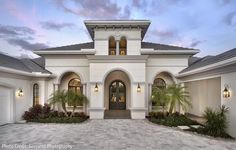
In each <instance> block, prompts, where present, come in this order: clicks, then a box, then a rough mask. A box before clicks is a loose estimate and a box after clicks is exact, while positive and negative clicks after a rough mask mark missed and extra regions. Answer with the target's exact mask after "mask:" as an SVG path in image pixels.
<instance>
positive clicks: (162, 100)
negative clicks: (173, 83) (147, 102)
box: [151, 87, 169, 115]
mask: <svg viewBox="0 0 236 150" xmlns="http://www.w3.org/2000/svg"><path fill="white" fill-rule="evenodd" d="M167 92H168V91H167V89H166V88H163V89H160V88H157V87H154V88H153V89H152V98H151V100H152V102H153V103H155V104H157V105H159V106H161V107H162V113H163V115H164V111H165V106H166V105H167V104H168V101H169V97H168V94H167Z"/></svg>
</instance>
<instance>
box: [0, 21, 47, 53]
mask: <svg viewBox="0 0 236 150" xmlns="http://www.w3.org/2000/svg"><path fill="white" fill-rule="evenodd" d="M34 36H36V32H35V31H34V30H32V29H31V28H28V27H23V26H9V25H1V24H0V39H3V40H5V41H7V42H8V43H9V44H10V45H13V46H19V47H21V48H22V49H24V50H34V49H41V48H47V47H48V46H47V45H46V44H44V43H37V42H36V43H32V42H31V40H34Z"/></svg>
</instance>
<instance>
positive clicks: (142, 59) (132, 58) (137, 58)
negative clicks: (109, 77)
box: [87, 55, 148, 63]
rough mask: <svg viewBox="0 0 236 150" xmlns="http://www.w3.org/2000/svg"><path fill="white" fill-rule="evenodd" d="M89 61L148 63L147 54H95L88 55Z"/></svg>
mask: <svg viewBox="0 0 236 150" xmlns="http://www.w3.org/2000/svg"><path fill="white" fill-rule="evenodd" d="M87 58H88V61H89V63H107V62H111V63H130V62H132V63H146V61H147V58H148V56H147V55H125V56H121V55H119V56H112V55H106V56H104V55H94V56H90V55H88V56H87Z"/></svg>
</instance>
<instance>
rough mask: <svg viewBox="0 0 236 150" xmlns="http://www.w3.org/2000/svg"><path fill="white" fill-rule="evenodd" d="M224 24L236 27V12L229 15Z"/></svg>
mask: <svg viewBox="0 0 236 150" xmlns="http://www.w3.org/2000/svg"><path fill="white" fill-rule="evenodd" d="M224 22H225V23H226V24H227V25H230V26H234V25H236V11H234V12H231V13H229V14H227V15H226V16H225V18H224Z"/></svg>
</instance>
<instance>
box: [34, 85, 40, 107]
mask: <svg viewBox="0 0 236 150" xmlns="http://www.w3.org/2000/svg"><path fill="white" fill-rule="evenodd" d="M37 104H39V85H38V84H37V83H35V84H34V85H33V106H35V105H37Z"/></svg>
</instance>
